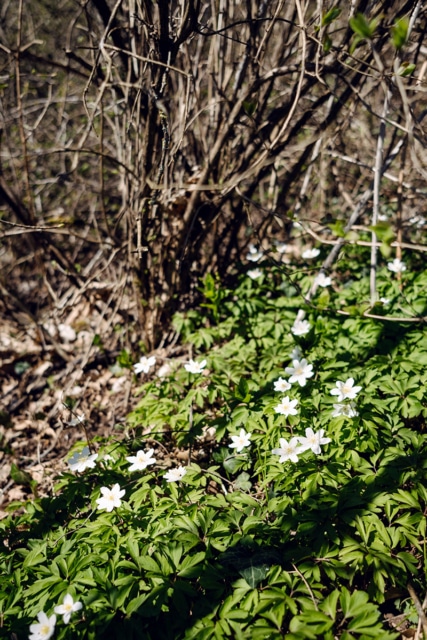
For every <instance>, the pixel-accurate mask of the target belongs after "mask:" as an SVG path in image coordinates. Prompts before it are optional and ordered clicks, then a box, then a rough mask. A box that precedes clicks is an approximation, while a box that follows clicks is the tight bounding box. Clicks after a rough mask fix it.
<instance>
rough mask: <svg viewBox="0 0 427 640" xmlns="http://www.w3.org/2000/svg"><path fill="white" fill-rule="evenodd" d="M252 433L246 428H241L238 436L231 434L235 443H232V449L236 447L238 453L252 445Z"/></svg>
mask: <svg viewBox="0 0 427 640" xmlns="http://www.w3.org/2000/svg"><path fill="white" fill-rule="evenodd" d="M251 436H252V434H251V433H246V431H245V430H244V429H240V433H239V435H238V436H231V439H232V441H233V444H230V448H231V449H234V448H235V449H236V452H237V453H240V452H241V450H242V449H244V448H245V447H250V445H251Z"/></svg>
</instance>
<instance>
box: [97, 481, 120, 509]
mask: <svg viewBox="0 0 427 640" xmlns="http://www.w3.org/2000/svg"><path fill="white" fill-rule="evenodd" d="M101 493H102V497H101V498H97V500H96V502H97V503H98V509H105V510H106V511H112V510H113V509H114V508H115V507H120V505H121V504H122V501H121V500H120V498H121V497H122V496H124V495H125V493H126V492H125V490H124V489H120V485H119V484H118V483H117V482H116V484H115V485H113V486H112V487H111V489H108V487H101Z"/></svg>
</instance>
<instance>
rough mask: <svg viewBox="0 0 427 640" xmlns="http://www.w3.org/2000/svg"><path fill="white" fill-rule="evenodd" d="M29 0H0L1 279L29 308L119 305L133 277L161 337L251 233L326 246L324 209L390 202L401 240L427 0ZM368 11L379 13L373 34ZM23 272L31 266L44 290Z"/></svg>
mask: <svg viewBox="0 0 427 640" xmlns="http://www.w3.org/2000/svg"><path fill="white" fill-rule="evenodd" d="M18 4H19V10H18V11H17V10H16V3H15V2H10V1H9V2H4V3H3V5H2V8H1V10H0V12H1V15H0V20H1V23H0V28H1V32H0V37H1V45H0V47H1V56H2V60H1V67H0V81H1V87H2V88H1V92H2V93H1V134H2V137H1V150H0V151H1V156H0V158H1V172H0V198H1V202H2V204H1V206H0V215H1V218H2V219H1V230H2V255H1V260H2V264H3V268H2V276H0V278H1V287H2V291H3V294H4V296H5V299H7V300H8V301H9V302H8V304H10V305H11V307H13V308H15V307H16V305H17V304H21V306H22V305H23V306H24V308H25V309H26V312H27V314H29V315H30V316H31V317H32V319H33V321H34V322H36V323H37V322H39V309H40V308H41V309H45V308H46V307H49V305H53V306H54V307H55V308H56V310H57V312H58V314H61V313H62V312H63V310H64V308H66V307H67V304H69V301H70V300H73V302H74V303H75V301H76V297H78V296H86V297H88V298H89V299H90V300H91V301H92V302H94V303H96V304H101V306H102V305H104V310H105V312H106V307H105V305H107V307H108V309H109V312H111V313H112V312H113V311H114V309H116V308H118V307H120V306H123V299H122V296H123V295H124V294H126V295H127V296H128V297H129V295H130V293H129V292H130V291H131V290H132V292H133V293H132V295H131V297H132V299H133V300H134V304H136V305H137V312H136V313H135V309H134V310H133V311H132V314H133V317H134V318H135V317H136V318H137V320H138V322H139V325H140V327H141V328H142V330H143V336H142V337H143V340H144V342H145V344H146V347H147V348H148V349H150V348H152V347H154V346H155V345H157V344H158V343H159V341H160V340H161V336H162V334H163V332H164V328H165V326H167V320H168V319H169V318H170V314H171V313H172V312H173V311H174V310H175V309H176V308H178V307H179V305H180V304H182V303H185V302H186V301H187V300H188V298H187V297H186V296H187V294H189V293H191V292H192V290H194V286H195V284H197V279H198V278H199V277H200V276H202V275H203V274H204V273H206V272H207V271H208V270H218V271H219V272H220V273H222V274H224V273H227V271H228V270H229V268H230V265H232V264H233V262H235V261H236V260H237V259H238V258H239V256H240V254H241V251H242V249H244V248H245V244H246V243H247V241H248V239H249V238H252V239H253V238H255V239H257V241H258V242H260V243H261V242H262V241H263V239H264V238H267V239H268V240H269V241H271V239H272V238H274V237H276V238H278V239H281V240H283V239H285V238H286V234H287V232H288V230H289V228H290V226H291V225H292V221H294V220H295V219H296V218H297V217H298V219H299V221H300V222H301V223H302V225H303V229H304V232H305V233H309V234H311V235H312V236H313V237H314V238H315V239H317V240H319V241H322V242H328V241H330V237H329V236H328V235H327V228H326V227H327V225H328V224H329V223H331V222H334V221H336V220H340V219H342V220H343V223H344V225H345V224H346V223H347V222H348V218H350V219H351V225H352V224H354V223H355V222H356V221H357V218H359V217H360V215H361V214H362V213H363V212H364V210H365V209H366V207H367V206H369V207H370V208H371V209H372V206H373V211H374V213H373V219H374V222H376V220H377V218H378V215H379V212H380V208H382V209H386V210H389V211H391V212H392V218H393V223H394V224H395V225H396V227H397V233H398V241H399V242H400V245H399V246H401V243H402V242H403V241H404V240H405V237H404V236H405V229H407V228H408V227H409V229H412V228H413V226H414V225H413V223H411V222H408V221H410V220H412V219H413V217H414V211H415V210H416V209H420V208H421V207H424V202H425V200H424V199H425V194H426V191H425V175H426V166H425V154H424V147H425V134H424V131H423V128H422V120H423V117H424V107H423V105H422V103H421V101H420V100H419V97H420V95H423V94H424V92H425V86H426V83H425V73H426V64H425V51H426V44H425V30H424V28H423V27H422V25H423V24H425V18H426V15H425V12H426V8H425V6H424V7H423V6H422V3H420V2H415V1H412V0H410V1H408V2H403V1H402V0H396V1H395V2H388V1H386V0H382V1H380V2H378V3H376V4H375V6H372V5H371V4H370V3H367V2H366V1H365V0H355V1H354V2H352V3H346V2H344V1H343V0H339V1H338V2H337V3H336V5H335V6H331V5H329V4H326V3H324V2H323V1H322V0H320V1H318V2H313V1H305V2H304V1H303V0H294V1H292V2H284V1H283V0H277V1H275V2H268V1H266V0H263V1H261V2H255V1H252V0H248V2H243V1H239V0H234V1H233V2H225V0H212V2H210V3H209V2H205V1H202V0H190V1H188V2H183V1H181V2H169V1H167V0H159V2H157V3H150V2H148V1H147V2H145V1H142V0H115V1H114V2H113V1H112V0H111V1H108V2H107V0H91V1H90V2H84V1H83V0H82V1H81V2H75V1H71V0H64V1H63V2H62V3H59V5H58V3H57V2H53V1H52V0H33V1H27V2H25V3H24V2H23V0H20V1H19V3H18ZM358 14H365V15H366V23H367V24H368V25H369V24H370V25H371V26H372V34H371V35H369V34H368V36H367V37H365V38H360V42H359V43H357V42H355V38H357V29H356V31H355V28H354V24H356V26H357V23H354V22H353V28H352V27H351V26H350V25H349V20H352V19H353V20H354V19H357V16H358ZM404 18H407V20H408V39H407V42H404V43H403V46H402V47H401V48H399V47H397V46H396V43H393V41H392V39H391V37H390V34H391V30H392V28H393V25H396V24H399V20H400V21H401V22H400V23H401V24H403V22H402V20H401V19H404ZM372 21H374V22H372ZM356 44H358V46H356ZM402 64H403V65H407V64H414V65H415V68H414V70H413V71H411V72H410V73H408V75H405V67H402V66H401V65H402ZM409 71H410V70H409ZM393 150H394V151H393ZM397 157H399V160H396V158H397ZM392 161H394V164H393V165H392V166H390V165H391V163H392ZM375 175H376V176H377V182H376V183H375V181H374V182H373V179H374V176H375ZM354 212H356V214H354ZM370 215H371V214H370ZM362 222H363V220H362ZM372 244H373V247H374V249H373V255H372V256H371V264H372V265H373V269H374V268H375V260H376V257H375V247H376V237H375V236H373V240H372ZM17 268H18V269H19V273H20V274H21V277H23V276H24V275H25V274H27V275H28V273H31V272H35V273H36V274H37V275H36V276H34V278H35V280H34V282H33V287H32V292H33V293H32V294H31V291H30V293H29V294H28V295H27V296H26V295H24V294H23V293H22V291H21V292H20V291H19V285H18V284H14V282H13V278H11V277H10V276H11V273H12V269H13V270H14V272H15V273H16V269H17ZM58 271H59V272H60V273H61V276H60V277H58ZM63 276H65V277H63ZM32 277H33V276H32ZM34 278H33V279H34ZM37 283H38V284H37ZM40 283H41V286H40ZM372 286H373V289H374V290H375V283H374V282H373V285H372ZM70 287H71V288H72V289H73V290H74V294H73V295H71V294H70ZM35 290H37V303H35V299H34V291H35ZM101 292H102V293H101ZM373 295H374V293H373ZM129 299H130V298H129ZM110 308H111V309H110Z"/></svg>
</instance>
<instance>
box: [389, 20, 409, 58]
mask: <svg viewBox="0 0 427 640" xmlns="http://www.w3.org/2000/svg"><path fill="white" fill-rule="evenodd" d="M408 28H409V20H408V18H407V17H406V16H405V17H403V18H400V19H399V20H396V22H395V23H394V25H393V26H392V28H391V40H392V42H393V44H394V46H395V47H396V49H397V50H398V51H400V49H402V47H403V46H404V44H405V43H406V40H407V38H408Z"/></svg>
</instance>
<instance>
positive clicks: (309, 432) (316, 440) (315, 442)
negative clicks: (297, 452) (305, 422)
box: [298, 427, 331, 455]
mask: <svg viewBox="0 0 427 640" xmlns="http://www.w3.org/2000/svg"><path fill="white" fill-rule="evenodd" d="M324 433H325V430H324V429H320V431H317V433H315V432H314V431H313V429H311V428H310V427H308V429H306V430H305V438H304V437H301V438H298V440H299V443H300V445H301V451H307V450H308V449H311V450H312V452H313V453H315V454H316V455H319V453H320V446H321V445H322V444H328V443H329V442H331V439H330V438H324V437H323V434H324Z"/></svg>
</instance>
